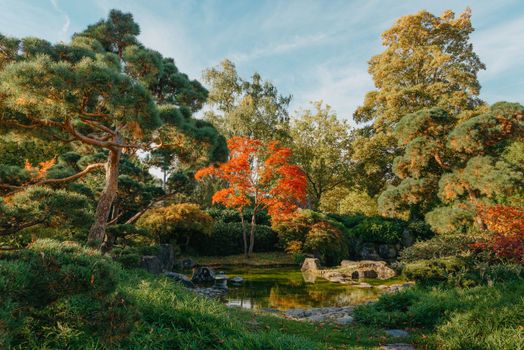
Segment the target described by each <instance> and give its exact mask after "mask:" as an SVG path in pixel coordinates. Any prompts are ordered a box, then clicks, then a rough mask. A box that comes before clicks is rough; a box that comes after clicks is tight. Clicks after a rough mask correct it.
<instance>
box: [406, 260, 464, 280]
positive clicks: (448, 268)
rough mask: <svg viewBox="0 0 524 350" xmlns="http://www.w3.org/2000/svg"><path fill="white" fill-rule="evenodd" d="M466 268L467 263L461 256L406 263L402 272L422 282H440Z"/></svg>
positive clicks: (409, 277) (411, 278) (408, 277)
mask: <svg viewBox="0 0 524 350" xmlns="http://www.w3.org/2000/svg"><path fill="white" fill-rule="evenodd" d="M465 269H466V264H465V263H464V261H463V260H461V259H460V258H457V257H445V258H440V259H432V260H418V261H416V262H412V263H409V264H406V265H405V266H404V269H403V271H402V273H403V274H404V276H405V277H406V278H407V279H410V280H415V281H417V282H420V283H438V282H445V281H448V278H450V276H451V275H453V274H455V273H457V272H459V271H461V270H465Z"/></svg>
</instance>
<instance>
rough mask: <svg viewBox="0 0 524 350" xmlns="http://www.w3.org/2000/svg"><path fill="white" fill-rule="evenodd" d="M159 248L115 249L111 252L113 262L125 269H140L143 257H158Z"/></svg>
mask: <svg viewBox="0 0 524 350" xmlns="http://www.w3.org/2000/svg"><path fill="white" fill-rule="evenodd" d="M158 254H159V247H158V246H157V245H155V246H137V247H115V248H113V250H112V251H111V256H112V257H113V260H115V261H117V262H119V263H120V264H122V266H123V267H125V268H137V267H140V259H141V257H142V256H143V255H158Z"/></svg>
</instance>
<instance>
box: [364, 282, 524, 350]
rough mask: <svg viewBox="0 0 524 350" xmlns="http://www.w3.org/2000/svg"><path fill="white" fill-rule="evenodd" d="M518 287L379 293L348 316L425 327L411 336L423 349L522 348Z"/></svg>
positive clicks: (389, 324)
mask: <svg viewBox="0 0 524 350" xmlns="http://www.w3.org/2000/svg"><path fill="white" fill-rule="evenodd" d="M521 278H522V277H521ZM523 286H524V284H522V280H521V279H520V280H519V279H516V280H515V281H514V282H509V283H508V282H505V283H499V284H495V285H494V286H493V287H486V286H478V287H474V288H470V289H460V288H442V287H441V288H431V289H430V288H422V287H415V288H410V289H408V290H405V291H401V292H399V293H393V294H385V295H383V296H381V297H380V299H379V301H378V302H377V303H374V304H372V305H367V306H361V307H358V308H357V309H356V310H355V312H354V315H355V319H356V321H357V322H359V323H363V324H367V325H374V326H379V327H387V328H404V327H423V328H426V329H428V330H429V331H430V332H429V334H426V332H424V334H423V335H422V336H421V337H418V338H417V339H416V343H417V344H418V345H419V346H420V347H424V348H431V349H464V350H465V349H493V350H495V349H507V350H509V349H518V348H520V347H522V346H524V338H522V332H521V330H520V329H519V327H520V325H521V324H522V320H523V319H524V313H523V312H522V310H523V307H524V305H523V299H522V298H521V296H522V293H523V292H524V290H523Z"/></svg>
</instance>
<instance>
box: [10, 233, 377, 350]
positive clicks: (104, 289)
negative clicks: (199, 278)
mask: <svg viewBox="0 0 524 350" xmlns="http://www.w3.org/2000/svg"><path fill="white" fill-rule="evenodd" d="M0 294H1V295H2V298H0V348H1V349H188V350H189V349H195V350H196V349H242V350H244V349H255V350H256V349H261V350H262V349H264V350H271V349H282V350H284V349H297V350H298V349H326V350H327V349H359V348H369V347H371V348H372V347H373V346H374V345H377V344H378V342H379V340H380V339H379V336H374V335H373V334H374V332H373V330H372V329H371V328H365V327H364V328H363V327H347V328H337V327H334V326H322V325H313V324H308V323H301V322H297V321H292V320H286V319H282V318H277V317H276V316H271V315H267V314H256V313H251V312H249V311H246V310H238V309H229V308H226V307H225V306H224V305H222V304H220V303H218V302H215V301H212V300H209V299H206V298H204V297H201V296H198V295H196V294H193V293H192V292H189V291H188V290H186V289H185V288H183V287H182V286H181V285H178V284H176V283H173V282H172V281H170V280H168V279H167V278H164V277H157V276H153V275H150V274H148V273H146V272H144V271H141V270H124V269H122V267H121V266H120V265H119V264H118V263H115V262H113V261H112V260H111V259H109V258H108V257H104V256H101V255H100V254H99V253H97V252H95V251H93V250H90V249H87V248H83V247H81V246H78V245H75V244H64V243H58V242H55V241H51V240H41V241H37V242H36V243H35V244H33V245H32V246H31V247H30V248H29V249H27V250H22V251H17V252H11V253H8V254H1V255H0Z"/></svg>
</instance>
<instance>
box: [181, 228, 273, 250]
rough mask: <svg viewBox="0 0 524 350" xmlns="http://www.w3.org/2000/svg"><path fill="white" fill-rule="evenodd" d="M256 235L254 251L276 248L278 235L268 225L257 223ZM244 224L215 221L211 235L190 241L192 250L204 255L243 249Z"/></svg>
mask: <svg viewBox="0 0 524 350" xmlns="http://www.w3.org/2000/svg"><path fill="white" fill-rule="evenodd" d="M254 235H255V237H256V238H257V244H256V245H255V247H254V249H253V251H254V252H270V251H274V250H275V246H276V243H277V235H276V234H275V232H274V231H273V230H272V229H271V227H269V226H266V225H255V228H254ZM243 247H244V245H243V239H242V224H241V223H240V222H236V221H233V222H221V221H218V222H215V224H214V227H213V231H212V232H211V234H210V235H208V236H204V235H201V234H200V235H197V236H195V237H194V239H192V241H191V242H190V248H191V250H192V251H194V252H195V253H198V254H202V255H218V256H225V255H232V254H239V253H240V252H242V251H243Z"/></svg>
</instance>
